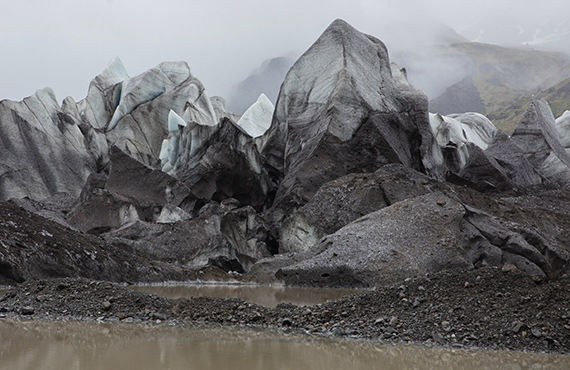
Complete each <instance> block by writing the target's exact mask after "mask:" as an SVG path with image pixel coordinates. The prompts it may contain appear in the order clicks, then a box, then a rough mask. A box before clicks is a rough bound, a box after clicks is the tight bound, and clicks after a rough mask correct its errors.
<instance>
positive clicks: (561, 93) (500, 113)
mask: <svg viewBox="0 0 570 370" xmlns="http://www.w3.org/2000/svg"><path fill="white" fill-rule="evenodd" d="M531 96H532V95H527V96H524V97H522V98H520V99H518V100H517V101H515V102H513V103H512V104H511V105H509V106H507V107H506V108H504V109H499V110H497V111H495V112H493V114H492V117H493V118H492V120H493V123H494V124H495V125H496V126H497V127H499V128H500V129H501V130H503V131H506V132H511V131H512V130H513V129H514V128H515V125H516V123H517V122H518V121H519V120H520V119H521V117H522V115H523V113H524V111H525V110H526V107H527V105H528V103H529V102H530V99H531ZM535 97H536V98H540V99H545V100H546V101H547V102H548V104H549V105H550V109H552V114H553V115H554V118H557V117H560V116H561V115H562V113H564V111H565V110H570V78H568V79H566V80H564V81H562V82H560V83H558V84H556V85H554V86H552V87H550V88H548V89H545V90H542V91H540V92H538V93H536V94H535Z"/></svg>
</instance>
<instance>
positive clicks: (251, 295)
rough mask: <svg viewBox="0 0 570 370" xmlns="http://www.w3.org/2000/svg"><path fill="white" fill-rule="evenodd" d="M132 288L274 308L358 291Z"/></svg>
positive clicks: (255, 287) (216, 286)
mask: <svg viewBox="0 0 570 370" xmlns="http://www.w3.org/2000/svg"><path fill="white" fill-rule="evenodd" d="M132 289H136V290H141V291H144V292H147V293H151V294H156V295H159V296H162V297H167V298H188V297H202V296H204V297H212V298H240V299H243V300H244V301H248V302H253V303H257V304H261V305H264V306H266V307H275V306H277V305H278V304H279V303H283V302H288V303H293V304H295V305H297V306H302V305H308V306H310V305H315V304H318V303H323V302H326V301H330V300H333V299H338V298H340V297H343V296H346V295H349V294H353V293H356V292H362V290H355V289H321V288H294V287H278V286H260V285H219V284H204V285H158V286H157V285H138V286H134V287H132Z"/></svg>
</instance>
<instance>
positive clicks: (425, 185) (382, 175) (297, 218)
mask: <svg viewBox="0 0 570 370" xmlns="http://www.w3.org/2000/svg"><path fill="white" fill-rule="evenodd" d="M434 184H435V182H434V180H432V179H430V178H429V177H428V176H426V175H424V174H422V173H420V172H417V171H414V170H412V169H409V168H406V167H404V166H403V165H399V164H391V165H386V166H383V167H382V168H380V169H379V170H378V171H376V172H373V173H365V174H349V175H346V176H343V177H341V178H338V179H336V180H333V181H330V182H328V183H326V184H324V185H323V186H322V187H321V188H320V189H319V190H318V191H317V193H316V194H315V196H314V197H313V198H312V199H311V200H310V201H309V202H308V203H307V204H305V205H304V206H302V207H301V208H299V209H298V210H296V211H294V212H293V213H292V214H291V216H289V217H287V218H286V219H285V221H284V222H283V225H282V227H281V230H280V243H279V252H280V253H289V252H301V251H306V250H308V249H310V248H311V247H312V246H313V245H314V244H316V243H317V242H319V240H320V239H321V238H323V237H325V236H327V235H329V234H332V233H334V232H336V231H337V230H338V229H340V228H342V227H343V226H345V225H347V224H349V223H351V222H352V221H354V220H356V219H358V218H360V217H362V216H365V215H367V214H369V213H372V212H375V211H378V210H380V209H382V208H384V207H387V206H390V205H392V204H394V203H396V202H399V201H402V200H405V199H407V198H413V197H416V196H418V195H422V194H426V193H428V192H430V191H431V190H432V188H433V186H434Z"/></svg>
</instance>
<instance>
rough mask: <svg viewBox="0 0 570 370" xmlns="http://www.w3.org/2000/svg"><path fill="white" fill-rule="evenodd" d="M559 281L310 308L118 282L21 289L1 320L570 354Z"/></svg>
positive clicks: (473, 281) (516, 278)
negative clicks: (163, 292)
mask: <svg viewBox="0 0 570 370" xmlns="http://www.w3.org/2000/svg"><path fill="white" fill-rule="evenodd" d="M568 283H569V278H568V277H567V276H564V277H562V278H560V279H558V280H550V281H535V280H533V279H532V278H531V277H529V276H528V275H526V274H524V273H522V272H520V271H518V270H509V271H501V270H499V269H496V268H479V269H473V270H469V271H457V270H455V271H444V272H441V273H438V274H434V275H433V276H429V277H422V278H416V279H410V280H408V281H406V282H404V283H402V284H399V285H394V286H386V287H378V288H376V289H375V290H373V291H369V292H363V293H357V294H354V295H350V296H346V297H343V298H340V299H337V300H335V301H330V302H326V303H321V304H317V305H314V306H295V305H292V304H287V303H282V304H279V305H278V306H277V307H275V308H268V307H264V306H260V305H257V304H254V303H250V302H246V301H243V300H241V299H238V298H207V297H195V298H180V299H168V298H163V297H158V296H155V295H152V294H147V293H142V292H138V291H134V290H131V289H128V288H127V287H125V286H124V285H122V284H117V283H110V282H104V281H94V280H87V279H77V278H65V279H50V280H34V281H28V282H24V283H22V284H20V285H18V286H16V287H14V288H12V289H10V290H9V291H8V292H6V293H5V294H4V295H2V296H1V297H0V317H1V318H2V319H5V320H10V321H19V320H30V319H32V320H51V321H93V322H105V323H114V322H123V323H135V324H153V325H176V326H183V327H206V328H220V327H222V328H228V329H232V328H254V329H262V330H271V331H277V332H287V333H295V334H308V335H314V336H325V337H330V336H334V337H347V338H354V339H358V338H362V339H371V340H373V341H375V340H377V341H381V342H383V343H386V342H391V343H409V344H419V345H431V346H434V345H436V346H442V347H452V348H465V349H486V350H509V351H524V352H536V353H553V354H570V294H569V291H568V289H567V286H568Z"/></svg>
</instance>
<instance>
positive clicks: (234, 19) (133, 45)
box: [0, 0, 570, 101]
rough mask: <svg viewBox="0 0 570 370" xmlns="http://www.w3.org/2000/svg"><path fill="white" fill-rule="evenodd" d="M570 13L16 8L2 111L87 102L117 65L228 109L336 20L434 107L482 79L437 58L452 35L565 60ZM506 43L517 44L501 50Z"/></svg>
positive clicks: (0, 27) (0, 67)
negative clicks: (175, 78)
mask: <svg viewBox="0 0 570 370" xmlns="http://www.w3.org/2000/svg"><path fill="white" fill-rule="evenodd" d="M569 7H570V6H569V5H567V2H566V1H558V0H546V1H543V2H541V5H540V7H538V6H537V5H536V4H535V3H534V2H531V1H530V0H525V1H503V2H501V4H497V2H496V1H476V2H469V3H463V2H452V1H449V0H436V1H429V2H428V1H419V0H411V1H406V2H391V1H390V2H389V1H370V0H355V1H352V2H350V3H346V2H343V1H330V2H327V4H326V5H322V2H317V1H311V0H305V1H300V0H292V1H289V2H287V3H271V4H269V3H267V2H266V1H261V0H246V1H240V2H230V1H226V0H214V1H209V2H201V3H200V4H199V5H197V4H196V3H194V2H188V1H184V0H165V1H162V2H156V1H151V0H139V1H134V0H106V1H97V0H86V1H82V2H77V1H74V0H46V1H39V0H24V1H18V2H10V3H7V4H3V11H2V12H1V13H0V48H1V50H2V56H3V57H2V58H0V100H2V99H11V100H21V99H22V98H24V97H26V96H29V95H31V94H33V93H34V92H35V91H36V90H37V89H40V88H43V87H45V86H50V87H52V88H53V89H54V91H55V93H56V95H57V97H58V99H59V100H60V101H61V100H63V99H64V98H65V97H66V96H72V97H73V98H74V99H75V100H80V99H82V98H84V97H85V95H86V94H87V89H88V86H89V82H90V81H91V79H93V78H94V77H95V76H96V75H97V74H98V73H100V72H101V71H102V70H103V69H104V68H105V66H106V64H107V63H108V61H109V60H111V58H113V57H114V56H115V55H118V56H119V57H120V58H121V59H122V60H123V62H124V64H125V66H126V68H127V71H128V72H129V75H130V76H135V75H137V74H139V73H142V72H144V71H145V70H148V69H150V68H153V67H154V66H156V65H157V64H159V63H160V62H162V61H165V60H183V61H186V62H187V63H188V64H189V66H190V68H191V70H192V73H193V74H194V75H195V76H196V77H197V78H199V79H200V80H201V81H202V82H203V83H204V85H205V86H206V89H207V92H208V94H209V95H211V96H213V95H221V96H224V97H228V96H230V94H231V93H232V89H235V86H237V85H238V84H239V83H240V82H241V81H243V80H245V79H246V78H247V77H248V76H250V75H251V74H252V73H254V72H255V70H256V69H258V68H259V67H260V66H261V65H262V63H263V62H264V61H266V60H270V59H272V58H275V57H281V56H290V55H296V56H298V55H301V54H302V53H303V52H304V51H305V50H306V49H307V48H309V47H310V45H311V44H312V43H313V42H314V41H315V40H316V39H317V38H318V36H319V35H320V34H321V33H322V32H323V31H324V29H325V28H326V27H327V26H328V25H329V24H330V23H331V22H332V21H333V20H334V19H336V18H342V19H345V20H346V21H347V22H349V23H350V24H352V25H353V26H354V27H356V28H357V29H359V30H360V31H362V32H366V33H369V34H371V35H374V36H375V37H377V38H379V39H381V40H382V41H383V42H384V43H385V44H386V45H387V47H388V50H389V52H390V55H391V58H392V59H393V60H394V61H396V62H397V63H398V64H400V67H406V68H407V69H408V76H409V78H410V81H411V83H412V84H413V85H414V86H415V87H417V88H420V89H422V90H424V91H426V93H427V94H428V96H430V97H431V98H433V97H434V95H437V94H439V93H441V92H442V89H444V88H445V86H449V84H452V83H454V82H457V81H459V80H461V78H462V76H464V75H465V74H466V73H468V71H469V68H471V66H470V65H469V63H467V62H466V61H465V60H455V59H453V58H448V59H443V60H441V59H437V58H434V57H430V53H429V49H430V48H431V47H432V46H433V45H436V44H438V43H441V42H442V35H443V36H445V35H447V36H445V37H448V36H453V37H457V38H461V37H463V36H464V37H466V39H470V40H475V39H476V40H478V41H481V42H495V43H501V44H505V45H506V44H517V45H520V44H521V43H522V42H523V41H521V40H527V39H529V37H530V36H531V35H532V37H534V38H532V39H530V40H531V41H532V40H534V41H533V42H534V43H533V44H532V47H541V46H543V45H542V44H541V43H540V42H539V41H540V40H541V39H544V40H546V41H548V42H545V43H544V47H547V48H558V49H564V48H565V47H566V46H564V45H568V39H570V37H568V35H569V34H570V33H569V32H570V24H568V22H566V21H565V20H564V19H563V17H564V16H565V14H568V13H567V10H570V9H568V8H569ZM505 20H506V22H505ZM565 22H566V23H565ZM489 23H490V24H489ZM499 25H500V27H499ZM521 25H524V27H525V28H524V30H523V31H524V32H522V33H520V34H517V33H516V30H519V29H520V27H522V26H521ZM546 25H548V27H546ZM500 29H502V30H503V31H505V30H511V29H515V31H513V32H514V33H513V32H510V31H509V32H506V31H505V32H503V33H501V32H499V30H500ZM455 31H457V32H458V33H459V34H456V33H455ZM462 32H463V33H462ZM503 34H504V35H511V36H512V38H511V39H505V37H504V36H501V37H502V38H498V36H497V35H503ZM515 34H516V35H517V36H520V37H518V38H517V37H514V35H515ZM521 35H522V36H521ZM523 36H524V37H523ZM527 36H529V37H527ZM529 45H530V44H529ZM426 50H428V52H426ZM565 51H570V46H569V47H568V50H565Z"/></svg>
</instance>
